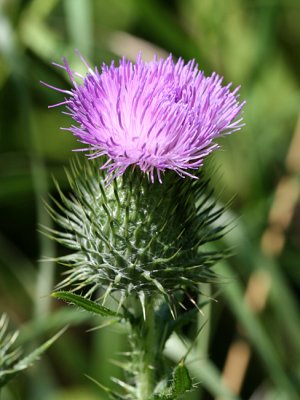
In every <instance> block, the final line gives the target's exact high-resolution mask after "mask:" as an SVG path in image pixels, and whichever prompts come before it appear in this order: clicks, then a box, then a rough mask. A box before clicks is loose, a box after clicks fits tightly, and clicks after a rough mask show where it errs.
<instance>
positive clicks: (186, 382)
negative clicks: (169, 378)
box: [173, 361, 192, 396]
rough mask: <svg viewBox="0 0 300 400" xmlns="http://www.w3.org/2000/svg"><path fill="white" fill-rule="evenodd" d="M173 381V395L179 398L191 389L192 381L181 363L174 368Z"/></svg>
mask: <svg viewBox="0 0 300 400" xmlns="http://www.w3.org/2000/svg"><path fill="white" fill-rule="evenodd" d="M173 379H174V380H173V393H174V395H177V396H179V395H181V394H184V393H185V392H186V391H187V390H190V389H191V388H192V380H191V377H190V374H189V371H188V370H187V368H186V366H185V365H184V363H183V362H182V361H181V362H180V364H179V365H178V366H177V367H176V368H175V370H174V372H173Z"/></svg>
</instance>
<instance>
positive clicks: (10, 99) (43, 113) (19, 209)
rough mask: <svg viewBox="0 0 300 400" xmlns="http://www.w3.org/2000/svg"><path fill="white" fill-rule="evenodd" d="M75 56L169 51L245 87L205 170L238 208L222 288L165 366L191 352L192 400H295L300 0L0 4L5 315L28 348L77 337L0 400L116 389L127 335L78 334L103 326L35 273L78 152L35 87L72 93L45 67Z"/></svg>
mask: <svg viewBox="0 0 300 400" xmlns="http://www.w3.org/2000/svg"><path fill="white" fill-rule="evenodd" d="M76 48H77V49H79V50H80V52H81V53H82V54H83V55H84V56H85V57H86V58H87V59H88V60H89V62H90V64H91V65H94V64H97V65H101V64H102V62H110V61H111V60H112V59H118V58H119V57H120V56H122V55H125V56H127V57H129V58H132V59H134V58H135V57H136V54H137V53H138V51H140V50H142V52H143V57H144V59H146V60H147V59H150V58H152V55H153V53H157V54H159V55H162V56H164V55H167V54H168V53H170V52H171V53H172V54H173V55H174V57H175V58H176V57H179V56H181V57H183V58H184V59H185V60H188V59H191V58H195V59H196V60H197V62H198V63H199V68H200V69H203V70H204V71H205V73H206V74H211V72H212V71H216V72H218V73H219V74H221V75H223V76H224V82H226V83H227V82H233V84H234V86H236V85H239V84H241V91H240V92H241V98H242V99H246V100H247V104H246V106H245V108H244V120H245V123H246V126H245V127H244V128H243V129H242V131H241V132H238V133H235V134H233V135H231V136H230V137H227V138H225V139H224V140H223V139H222V140H221V141H220V144H221V145H222V150H220V151H219V152H217V153H216V154H214V155H213V156H212V157H210V160H209V161H208V164H209V165H212V166H217V168H214V169H213V168H212V170H214V173H212V174H211V175H212V184H213V186H214V187H215V189H216V193H217V195H218V198H219V201H220V203H226V202H228V201H231V203H230V208H229V209H228V211H227V214H228V215H227V216H226V218H227V217H228V218H229V220H231V221H233V224H232V229H231V230H230V232H229V234H228V235H227V236H225V238H224V239H223V243H222V246H226V247H231V248H233V249H234V250H233V253H234V256H233V257H231V258H230V259H228V260H226V261H224V262H222V263H219V264H218V265H217V267H216V270H217V272H218V273H219V274H220V275H222V276H225V277H226V279H224V280H223V281H224V282H223V284H222V285H220V286H218V287H209V286H203V287H202V288H201V290H202V292H203V293H205V294H206V295H207V296H213V297H215V298H216V299H217V302H213V303H212V304H210V305H208V306H206V308H205V309H204V310H203V311H204V316H202V315H199V321H198V324H199V326H202V324H203V323H204V321H206V320H209V322H208V323H206V324H205V327H204V328H203V330H202V331H201V333H200V334H199V335H198V336H197V338H196V339H195V335H194V336H193V332H194V330H195V329H194V328H191V329H190V330H189V329H185V331H184V332H183V333H182V334H181V335H180V337H174V338H173V339H172V340H171V341H170V342H169V343H168V346H167V349H166V355H167V356H168V357H169V358H170V359H172V360H173V361H175V362H176V361H178V359H179V358H180V357H182V356H183V355H184V353H185V351H186V350H185V345H184V344H187V343H192V342H193V348H192V351H191V352H190V354H189V358H188V360H187V361H188V366H189V368H190V373H191V375H192V376H193V378H194V381H195V383H196V382H198V388H197V390H195V391H194V392H193V393H191V394H189V395H188V396H186V399H190V400H200V399H202V400H208V399H218V400H220V399H232V400H233V399H251V400H260V399H277V400H285V399H286V400H290V399H294V398H295V399H296V398H300V394H299V393H300V314H299V306H300V304H299V302H300V296H299V286H300V268H299V264H300V263H299V250H300V208H299V172H300V156H299V152H300V122H299V116H300V107H299V106H300V91H299V84H300V69H299V65H300V2H299V1H298V0H227V1H222V0H165V1H159V0H110V1H107V0H63V1H62V0H0V104H1V106H0V114H1V116H0V132H1V135H0V149H1V153H0V207H1V217H0V313H2V312H6V313H7V314H8V316H9V318H10V327H11V329H20V330H21V335H20V339H19V341H20V343H22V344H24V345H25V346H26V344H27V346H28V347H27V349H28V351H29V350H30V349H32V348H33V347H34V346H35V345H37V344H39V343H41V342H42V341H43V340H46V339H47V338H49V337H51V335H53V334H54V333H55V332H57V331H58V330H59V329H60V328H61V327H63V326H65V325H66V324H70V328H69V330H68V332H67V333H65V334H64V335H63V337H61V338H60V339H59V340H58V341H57V342H56V343H55V344H54V345H53V346H52V347H51V349H50V350H49V351H47V354H46V355H44V356H43V357H42V359H41V361H39V362H37V363H36V364H35V365H34V366H33V367H32V368H30V369H29V370H27V371H26V372H24V373H23V374H21V375H20V376H19V377H18V378H17V379H15V380H14V381H13V382H12V383H11V384H10V385H8V386H7V388H6V389H5V390H3V391H2V393H1V394H2V397H1V400H14V399H18V400H41V399H43V400H77V399H78V400H83V399H84V400H94V399H103V400H106V399H107V396H106V394H105V393H104V392H102V391H100V389H99V388H98V387H97V386H96V385H95V384H94V383H93V382H91V381H90V380H88V379H87V377H86V376H85V374H87V375H90V376H92V377H93V378H94V379H96V380H99V381H100V382H101V383H103V384H104V385H107V386H113V385H114V384H113V383H112V382H111V381H110V376H111V375H113V376H119V377H120V376H122V372H120V370H119V368H118V367H116V366H114V364H113V363H112V362H110V361H109V360H111V359H114V358H117V357H118V356H117V355H116V353H117V352H119V351H122V350H123V349H124V348H126V347H124V346H125V344H124V343H126V335H124V334H123V333H124V332H122V328H117V327H115V326H113V327H108V328H105V329H102V330H98V331H93V332H86V331H87V330H88V329H89V328H91V327H92V326H95V325H100V324H101V321H100V320H99V319H94V320H91V318H87V316H86V315H85V314H84V313H80V312H77V311H76V309H75V308H72V307H67V306H64V305H62V304H60V303H59V302H58V301H52V300H51V299H50V298H49V293H51V291H52V289H53V287H54V285H55V283H56V282H58V280H59V279H60V277H61V273H62V272H63V268H62V267H57V265H56V264H55V262H50V261H47V262H45V261H42V260H43V259H44V258H45V257H48V258H49V257H53V258H55V257H56V255H57V254H59V253H60V252H61V251H62V250H61V249H59V248H58V246H57V245H55V244H54V243H52V242H51V241H49V240H48V239H47V238H46V237H44V236H41V235H40V233H39V226H40V225H47V226H51V224H52V222H51V221H50V219H49V216H48V215H47V213H46V211H45V207H44V205H43V200H46V201H48V193H52V194H54V195H55V188H54V184H53V180H52V178H51V176H52V175H53V176H55V178H56V179H57V180H58V181H59V182H60V184H61V186H62V187H63V188H64V187H65V188H66V178H65V175H64V167H65V166H67V165H68V160H69V159H70V157H72V152H71V149H73V148H75V147H76V146H77V144H76V141H75V139H74V138H73V137H72V135H71V134H69V133H67V132H64V131H60V130H59V128H60V127H62V126H69V125H70V123H71V122H70V120H69V119H68V117H67V116H64V115H63V114H61V113H60V110H59V109H50V110H49V109H48V108H47V107H48V105H49V104H53V103H58V102H60V101H62V96H61V95H60V94H59V93H57V92H55V91H52V90H50V89H47V88H45V87H44V86H42V85H41V84H40V83H39V81H40V80H42V81H46V82H48V83H50V84H52V85H54V86H57V87H61V88H69V87H70V82H69V81H68V79H67V76H66V74H64V73H63V71H62V70H60V69H58V68H56V67H54V66H53V65H52V64H51V63H52V61H55V62H60V61H61V58H62V57H63V56H65V57H67V59H68V61H69V64H70V65H71V66H72V68H73V69H75V70H78V71H83V72H84V66H83V65H82V63H81V62H80V60H79V59H78V57H77V56H76V54H75V53H74V49H76ZM183 337H184V340H182V338H183ZM298 395H299V397H298Z"/></svg>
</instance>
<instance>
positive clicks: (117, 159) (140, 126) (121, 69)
mask: <svg viewBox="0 0 300 400" xmlns="http://www.w3.org/2000/svg"><path fill="white" fill-rule="evenodd" d="M79 56H80V57H81V59H82V61H83V62H84V63H85V65H86V66H87V68H88V73H87V75H86V77H83V76H81V75H80V74H78V73H76V72H73V71H71V69H70V67H69V65H68V63H67V61H66V60H64V64H63V65H59V64H55V65H56V66H58V67H61V68H63V69H65V70H66V71H67V73H68V74H69V77H70V79H71V81H72V83H73V86H74V87H73V88H72V89H71V90H62V89H58V88H55V87H53V86H50V85H48V84H46V86H50V87H51V88H53V89H56V90H58V91H60V92H63V93H65V95H66V97H65V101H64V102H62V103H59V104H55V105H53V106H58V105H63V104H64V105H66V108H67V110H68V112H67V113H68V114H70V115H71V116H72V118H73V119H74V121H76V123H77V124H78V125H72V126H71V127H70V128H65V129H67V130H70V131H71V132H72V133H73V134H74V135H75V136H76V137H77V138H78V140H79V141H80V142H82V143H84V144H87V145H88V147H87V148H84V149H82V150H88V151H89V153H88V157H89V158H96V157H101V156H103V155H106V156H107V162H106V163H105V164H104V165H103V166H102V168H104V169H107V171H108V173H109V177H110V179H113V178H115V177H116V176H119V175H122V174H123V173H124V172H125V170H126V169H127V168H128V167H129V166H130V165H133V166H138V167H139V168H140V169H141V171H143V172H144V173H148V174H149V176H150V179H151V181H152V182H153V181H154V180H155V176H156V175H157V178H158V180H159V181H160V182H161V180H162V179H161V173H162V172H164V171H165V170H167V169H170V170H174V171H175V172H177V173H178V174H179V175H180V176H186V175H187V176H191V177H195V174H192V173H191V170H197V169H198V168H199V167H201V166H202V164H203V160H204V158H205V157H206V156H207V155H208V154H209V153H211V152H212V151H213V150H215V149H216V148H217V147H218V145H217V144H216V143H215V142H214V140H215V139H216V138H218V137H220V136H221V135H224V134H229V133H232V132H234V131H237V130H239V129H240V128H241V126H242V122H241V121H242V119H241V118H240V119H236V117H237V116H238V114H239V113H240V111H241V109H242V107H243V105H244V102H242V103H239V101H238V94H237V92H238V89H239V88H236V89H235V90H233V91H232V92H230V87H231V84H228V85H227V86H224V87H222V78H221V77H219V76H218V75H217V74H216V73H213V74H212V75H211V76H210V77H205V76H204V73H203V72H200V71H199V70H198V67H197V65H196V64H195V61H194V60H192V61H189V62H188V63H187V64H185V63H184V61H183V60H182V59H181V58H180V59H179V60H178V61H177V62H174V61H173V59H172V56H171V55H169V57H168V58H166V59H158V58H157V57H156V56H155V57H154V59H153V60H152V61H151V62H148V63H147V62H144V61H142V59H141V56H140V55H138V56H137V59H136V62H135V63H132V62H131V61H128V60H126V59H125V58H123V59H122V60H121V61H120V63H119V66H115V64H114V62H112V63H111V65H110V66H107V65H105V64H103V66H102V70H101V72H99V70H98V69H97V68H95V69H94V70H93V69H91V68H90V67H89V65H88V64H87V62H86V61H85V60H84V58H83V57H82V56H81V55H79ZM75 78H80V79H82V83H81V84H78V83H77V81H76V80H75ZM53 106H52V107H53ZM50 107H51V106H50ZM155 173H156V175H155Z"/></svg>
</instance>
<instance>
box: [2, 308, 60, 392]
mask: <svg viewBox="0 0 300 400" xmlns="http://www.w3.org/2000/svg"><path fill="white" fill-rule="evenodd" d="M7 326H8V319H7V317H6V315H2V317H1V318H0V387H2V386H4V385H6V383H7V382H8V381H10V380H11V379H12V378H14V377H15V376H16V375H17V374H18V373H19V372H20V371H23V370H24V369H26V368H28V367H30V366H31V365H32V364H33V363H34V362H35V361H36V360H38V359H39V357H40V356H41V354H42V353H44V352H45V351H46V350H47V349H48V348H49V347H50V346H51V345H52V344H53V343H54V342H55V341H56V340H57V339H58V338H59V337H60V336H61V335H62V334H63V333H64V332H65V330H66V329H67V328H63V329H61V330H60V331H59V332H58V333H57V334H55V335H54V336H53V337H52V338H51V339H49V340H47V341H46V342H45V343H43V344H42V345H41V346H39V347H38V348H37V349H35V350H34V351H32V352H31V353H30V354H28V355H27V356H25V357H23V358H22V357H21V353H22V351H21V349H20V348H16V349H12V347H13V345H14V343H15V340H16V338H17V336H18V332H14V333H11V334H10V333H7Z"/></svg>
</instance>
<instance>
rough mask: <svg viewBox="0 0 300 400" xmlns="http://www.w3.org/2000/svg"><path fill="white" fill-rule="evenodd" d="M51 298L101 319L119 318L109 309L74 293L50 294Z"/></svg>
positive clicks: (118, 315) (60, 292)
mask: <svg viewBox="0 0 300 400" xmlns="http://www.w3.org/2000/svg"><path fill="white" fill-rule="evenodd" d="M51 296H52V297H55V298H57V299H60V300H63V301H65V302H67V303H71V304H74V305H76V306H77V307H80V308H83V309H84V310H86V311H88V312H90V313H93V314H98V315H101V316H102V317H117V318H120V317H121V315H120V314H118V313H116V312H115V311H112V310H110V309H109V308H106V307H104V306H101V305H100V304H98V303H96V302H95V301H92V300H89V299H87V298H85V297H83V296H79V295H78V294H75V293H70V292H66V291H59V292H54V293H52V295H51Z"/></svg>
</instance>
